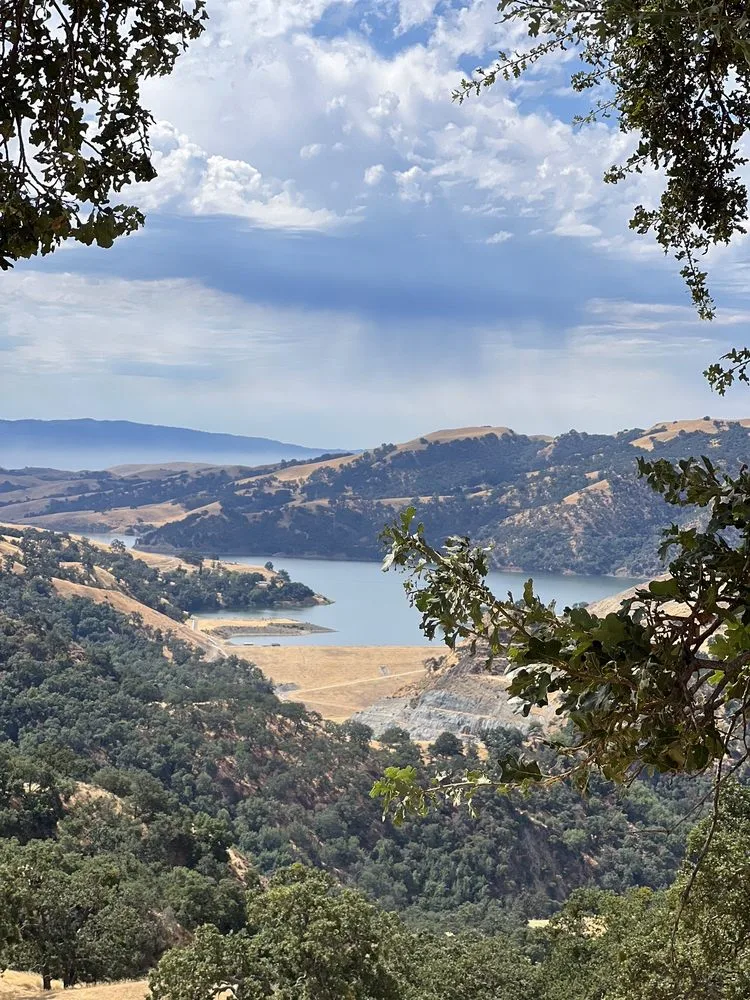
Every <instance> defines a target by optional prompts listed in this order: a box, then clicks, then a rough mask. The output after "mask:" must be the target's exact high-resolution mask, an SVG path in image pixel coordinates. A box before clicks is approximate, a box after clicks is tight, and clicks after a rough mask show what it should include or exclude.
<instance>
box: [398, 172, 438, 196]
mask: <svg viewBox="0 0 750 1000" xmlns="http://www.w3.org/2000/svg"><path fill="white" fill-rule="evenodd" d="M393 176H394V178H395V181H396V184H397V185H398V189H399V198H401V200H402V201H424V202H427V203H429V202H430V201H432V194H431V193H430V192H429V191H426V190H425V189H424V181H425V179H426V178H427V174H426V173H425V172H424V170H422V168H421V167H416V166H415V167H409V169H408V170H401V171H399V170H396V171H394V174H393Z"/></svg>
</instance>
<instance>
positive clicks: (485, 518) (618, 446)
mask: <svg viewBox="0 0 750 1000" xmlns="http://www.w3.org/2000/svg"><path fill="white" fill-rule="evenodd" d="M749 429H750V420H737V421H725V420H713V419H708V418H702V419H699V420H687V421H678V422H673V423H665V424H658V425H656V426H654V427H652V428H651V429H650V430H648V431H644V430H643V429H641V428H635V429H632V430H627V431H622V432H620V433H618V434H582V433H578V432H575V431H570V432H568V433H566V434H562V435H558V436H557V437H554V438H551V437H543V436H539V435H525V434H520V433H517V432H515V431H513V430H511V429H510V428H508V427H505V426H488V427H464V428H455V429H449V430H440V431H435V432H432V433H428V434H425V435H424V436H422V437H419V438H415V439H413V440H411V441H407V442H404V443H401V444H383V445H380V446H379V447H377V448H374V449H371V450H368V451H365V452H362V453H361V454H357V455H347V456H325V457H324V458H322V459H321V460H320V461H315V462H309V461H308V462H301V463H294V462H291V463H289V462H287V463H283V464H281V465H277V466H266V467H263V468H255V469H246V468H242V467H238V466H213V467H205V466H199V465H193V466H189V467H188V466H170V465H161V466H158V467H154V468H145V467H139V468H128V469H119V470H112V471H110V472H109V473H106V474H101V476H99V474H97V476H96V477H94V478H93V479H92V477H91V475H87V476H86V477H80V478H76V477H75V476H71V474H70V473H50V472H49V471H47V472H44V473H39V472H35V473H34V474H33V475H32V474H31V473H30V474H29V480H28V483H26V484H24V482H22V481H21V480H22V477H21V478H19V476H18V475H14V476H10V477H8V481H7V483H4V482H3V478H2V477H3V474H2V473H0V517H2V518H3V519H5V520H9V521H20V522H23V523H30V524H38V525H48V526H54V527H56V528H63V527H67V528H70V529H75V530H79V531H86V530H88V531H95V530H113V529H116V530H118V531H129V532H132V533H134V534H137V535H138V538H139V547H140V548H142V549H144V550H150V551H161V552H180V551H184V550H196V551H200V552H202V553H205V554H207V555H212V554H220V555H221V554H224V555H228V554H248V555H252V554H258V553H268V554H281V555H289V556H316V557H325V558H344V559H348V558H361V559H378V558H380V557H381V556H382V554H383V545H382V543H381V542H380V540H379V535H380V532H381V531H382V528H383V526H384V524H385V523H386V522H387V521H389V520H390V519H392V518H393V517H395V516H397V515H398V512H399V510H402V509H404V508H405V507H406V506H408V505H409V504H410V503H413V504H414V505H415V506H416V507H417V508H418V510H419V517H420V519H421V520H423V521H424V523H425V525H426V528H427V530H428V532H429V534H430V536H431V537H432V538H435V539H436V540H438V541H439V540H441V539H442V538H444V537H446V536H448V535H451V534H467V535H470V536H471V537H472V538H473V539H475V540H477V541H478V542H480V543H483V544H487V545H492V546H493V552H492V556H491V558H492V561H493V563H494V565H495V566H497V567H500V568H518V569H522V570H524V571H526V570H528V571H531V572H539V571H549V572H563V573H589V574H592V573H593V574H596V573H607V574H621V575H634V576H639V575H642V574H648V573H653V572H657V571H658V569H659V562H658V560H657V558H656V550H657V548H658V540H659V535H660V531H661V530H662V528H664V527H665V526H666V525H667V524H669V523H670V522H671V520H672V519H673V517H674V513H675V512H674V511H673V510H670V509H668V508H667V507H666V506H665V504H664V503H663V501H662V500H661V499H660V498H659V497H657V496H655V495H654V494H653V493H651V492H650V491H649V489H648V488H647V486H646V485H644V483H642V482H640V481H639V480H638V477H637V474H636V461H635V460H636V458H637V457H639V456H642V457H645V458H648V459H657V458H666V459H668V460H670V461H675V460H677V459H680V458H685V457H688V456H690V455H702V454H706V455H710V457H711V460H712V461H713V462H714V463H715V464H717V465H719V466H722V465H724V466H725V467H727V468H732V467H736V466H737V465H739V464H741V463H743V462H745V461H747V459H748V458H749V457H750V446H749V445H750V438H749V437H748V435H749V433H750V430H749ZM97 477H98V478H97ZM680 516H681V517H688V516H689V514H688V513H687V512H685V513H682V514H681V513H680V512H678V517H680Z"/></svg>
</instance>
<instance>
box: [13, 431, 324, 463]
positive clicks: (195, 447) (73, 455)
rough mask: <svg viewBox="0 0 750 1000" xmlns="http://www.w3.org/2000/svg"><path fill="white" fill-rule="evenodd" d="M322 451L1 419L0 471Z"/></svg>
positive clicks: (210, 436)
mask: <svg viewBox="0 0 750 1000" xmlns="http://www.w3.org/2000/svg"><path fill="white" fill-rule="evenodd" d="M325 452H326V449H325V448H305V447H303V446H301V445H296V444H286V443H285V442H282V441H274V440H273V439H270V438H263V437H245V436H241V435H237V434H215V433H212V432H210V431H196V430H191V429H189V428H186V427H164V426H161V425H158V424H140V423H134V422H131V421H129V420H90V419H83V420H0V468H5V469H21V468H25V467H27V466H35V467H41V468H54V469H107V468H110V467H111V466H116V465H126V464H137V465H144V464H153V463H170V462H206V463H211V464H222V463H225V462H233V463H236V464H240V465H251V466H252V465H262V464H264V463H270V462H281V461H283V460H284V459H292V458H295V459H301V458H313V457H316V456H318V455H322V454H324V453H325Z"/></svg>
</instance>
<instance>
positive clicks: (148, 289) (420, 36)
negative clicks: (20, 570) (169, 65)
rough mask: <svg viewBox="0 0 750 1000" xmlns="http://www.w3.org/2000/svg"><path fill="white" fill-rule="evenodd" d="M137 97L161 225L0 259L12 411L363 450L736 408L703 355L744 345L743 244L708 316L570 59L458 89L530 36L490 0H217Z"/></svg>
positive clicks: (716, 269) (748, 313) (2, 370)
mask: <svg viewBox="0 0 750 1000" xmlns="http://www.w3.org/2000/svg"><path fill="white" fill-rule="evenodd" d="M207 9H208V13H209V18H210V20H209V26H208V29H207V31H206V33H205V34H204V36H203V37H202V38H201V39H200V40H199V41H197V42H196V43H193V45H192V47H191V49H190V50H189V52H188V53H187V54H185V55H184V56H182V57H181V59H180V61H179V62H178V65H177V68H176V69H175V72H174V73H173V74H172V76H170V77H168V78H164V79H160V80H157V81H152V82H149V83H148V85H147V86H146V87H145V100H146V103H147V105H148V106H149V107H150V108H151V110H152V111H153V114H154V117H155V120H156V124H155V126H154V129H153V132H152V146H153V149H154V156H155V165H156V168H157V170H158V173H159V176H158V178H157V179H156V180H155V181H153V182H152V183H151V184H149V185H143V186H137V187H135V188H133V189H131V190H129V191H128V192H127V196H128V198H129V199H132V200H133V201H134V202H135V203H137V204H139V205H140V206H141V207H142V208H143V209H144V210H145V211H146V213H147V225H146V227H145V229H144V230H143V231H142V232H140V233H138V234H137V235H135V236H132V237H128V238H127V239H122V240H120V241H118V242H117V243H116V244H115V246H114V247H113V248H112V249H110V250H101V249H98V248H86V247H80V246H72V247H71V246H66V247H65V248H63V249H62V250H60V251H58V252H56V253H55V254H53V255H51V256H49V257H46V258H43V259H41V258H40V259H35V260H33V261H30V262H27V263H24V264H21V265H18V266H17V267H16V268H15V269H14V270H13V271H11V272H5V273H3V274H0V289H1V291H2V297H1V299H0V302H1V303H2V305H0V417H4V418H25V417H39V418H66V417H97V418H101V419H131V420H140V421H146V422H153V423H164V424H173V425H180V426H188V427H196V428H201V429H205V430H215V431H227V432H232V433H238V434H249V435H260V436H267V437H273V438H277V439H281V440H286V441H292V442H296V443H299V444H305V445H310V446H313V447H326V448H355V447H365V446H369V445H374V444H378V443H380V442H382V441H398V440H406V439H410V438H413V437H415V436H418V435H420V434H423V433H426V432H429V431H431V430H435V429H438V428H444V427H455V426H468V425H482V424H492V425H504V426H510V427H513V428H514V429H515V430H517V431H519V432H524V433H558V432H562V431H565V430H569V429H570V428H572V427H575V428H577V429H579V430H588V431H605V432H611V431H615V430H619V429H623V428H632V427H648V426H650V425H652V424H654V423H657V422H660V421H662V420H670V419H678V418H688V417H696V416H703V415H704V414H711V415H713V416H747V415H748V412H750V406H748V400H747V399H746V398H745V396H744V395H743V392H742V390H735V392H733V393H730V395H729V396H727V398H726V399H725V400H721V399H719V398H718V397H716V396H714V395H712V394H711V392H710V391H709V389H708V387H707V386H706V385H705V383H704V381H703V379H702V377H701V371H702V370H703V369H704V368H705V367H706V365H707V364H709V363H710V362H711V361H713V360H715V359H716V358H717V357H718V356H719V355H720V354H721V353H722V352H723V351H724V350H726V349H728V348H729V347H730V346H732V345H735V344H736V345H741V344H743V343H744V342H745V334H744V331H745V329H746V326H747V322H748V319H750V296H749V295H748V288H750V285H749V284H748V280H747V277H748V267H749V266H750V251H749V250H748V244H747V243H746V242H745V241H741V242H740V243H739V244H738V245H735V246H734V247H732V248H731V249H722V250H721V251H716V252H715V253H712V255H711V257H710V259H709V262H708V264H709V270H710V275H711V285H712V290H713V292H714V295H715V298H716V300H717V303H718V305H719V312H718V316H717V319H716V320H715V321H714V322H713V323H712V324H705V323H701V322H699V321H698V320H697V319H696V318H695V316H694V313H693V310H692V308H691V306H690V303H689V300H688V297H687V294H686V292H685V290H684V288H683V286H682V284H681V280H680V278H679V276H678V274H677V266H676V265H675V264H674V262H673V261H672V260H670V259H669V258H665V257H664V256H663V254H662V253H661V252H660V251H659V250H658V248H657V247H656V246H655V244H654V242H653V240H652V239H651V238H650V237H645V238H644V237H638V236H636V235H635V234H633V233H631V232H630V231H629V230H628V226H627V222H628V219H629V217H630V212H631V210H632V207H633V206H634V205H635V204H638V203H643V204H646V205H649V204H653V203H654V201H655V199H656V198H657V197H658V193H659V178H658V177H656V176H653V175H642V176H640V177H638V178H635V179H633V180H632V181H629V182H627V183H624V184H620V185H617V186H614V187H613V186H610V185H604V184H603V182H602V180H601V177H602V173H603V172H604V170H606V169H607V168H608V167H609V166H610V165H611V164H613V163H615V162H619V161H621V160H622V159H623V158H624V156H625V155H627V152H628V150H629V149H630V148H631V146H632V143H633V141H634V140H633V138H632V137H629V136H626V135H623V134H622V133H620V132H619V130H618V129H617V125H616V123H612V122H610V123H608V124H600V125H596V126H589V127H587V128H584V129H582V130H581V129H577V128H576V127H574V126H573V124H572V120H573V117H574V115H575V114H576V113H578V112H580V111H582V110H584V111H585V110H586V107H585V106H584V105H583V104H582V99H581V97H580V96H579V95H575V94H573V92H572V90H571V89H570V86H569V77H570V72H571V69H572V68H573V65H572V62H571V57H570V56H569V55H560V56H555V58H554V59H553V60H551V61H549V62H547V63H545V64H540V65H538V66H537V67H536V68H535V70H534V72H533V74H532V75H530V76H528V77H527V78H525V79H522V80H521V81H518V82H514V83H513V84H498V85H497V86H496V87H494V88H492V89H491V90H487V91H484V92H483V94H482V95H481V96H480V97H479V98H476V99H471V100H470V101H467V102H465V103H464V104H463V105H460V106H459V105H458V104H456V103H454V102H453V101H452V100H451V91H452V90H453V88H454V87H455V86H456V85H457V83H458V81H459V80H460V79H461V77H462V76H463V75H466V74H469V73H471V72H472V70H473V68H474V67H476V66H479V65H487V64H489V63H490V62H491V60H492V56H493V54H494V53H495V52H496V51H497V50H498V49H499V48H513V47H514V46H518V45H521V44H523V38H522V37H521V35H520V34H519V32H518V30H517V29H514V31H513V32H510V31H509V29H508V28H507V27H506V26H500V25H498V24H497V23H496V22H497V16H498V15H497V12H496V10H495V6H494V4H493V3H491V2H489V3H488V2H486V0H462V2H451V0H442V2H435V0H252V2H248V0H208V2H207Z"/></svg>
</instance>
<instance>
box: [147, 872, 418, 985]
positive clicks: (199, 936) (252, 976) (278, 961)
mask: <svg viewBox="0 0 750 1000" xmlns="http://www.w3.org/2000/svg"><path fill="white" fill-rule="evenodd" d="M398 926H399V924H398V921H397V919H396V918H395V917H391V916H389V915H387V914H385V913H383V912H382V911H380V910H378V909H377V908H376V907H375V906H373V905H372V904H371V903H370V902H368V900H367V899H365V897H364V896H362V895H360V894H359V893H357V892H353V891H352V890H350V889H341V888H339V887H338V886H337V885H336V883H335V881H334V879H333V878H332V877H331V876H330V875H327V874H325V873H323V872H320V871H314V870H312V869H308V868H304V867H303V866H302V865H293V866H292V867H291V868H286V869H282V870H281V871H278V872H276V874H275V875H273V876H272V878H271V879H270V880H269V883H268V886H267V887H266V888H265V889H258V890H256V891H255V892H251V893H250V895H249V898H248V906H247V926H246V927H245V928H243V929H242V930H241V931H239V932H238V933H237V934H231V935H228V936H226V937H225V936H222V935H221V934H220V932H219V931H218V930H217V929H216V928H215V927H212V926H210V925H207V926H205V927H201V928H200V929H199V930H198V931H197V933H196V935H195V938H194V940H193V941H192V942H191V944H189V945H188V946H187V947H185V948H175V949H174V950H173V951H170V952H169V953H168V954H167V955H166V956H165V957H164V958H163V959H162V961H161V962H160V964H159V966H158V968H157V969H156V970H155V971H154V972H153V973H152V975H151V979H150V986H151V996H152V997H153V1000H214V998H216V997H218V996H221V995H229V996H232V997H234V998H236V1000H262V998H263V997H269V998H271V997H273V998H277V1000H342V998H348V997H351V998H352V1000H354V998H355V997H356V998H357V1000H399V998H400V997H401V996H402V988H401V987H402V984H401V980H400V978H399V976H398V970H397V969H396V967H395V964H394V963H395V959H394V952H396V953H397V952H398V948H396V947H395V946H394V940H395V939H396V938H397V936H398V935H397V928H398Z"/></svg>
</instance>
